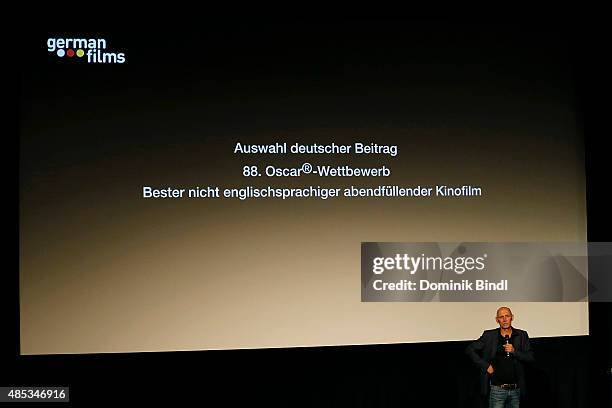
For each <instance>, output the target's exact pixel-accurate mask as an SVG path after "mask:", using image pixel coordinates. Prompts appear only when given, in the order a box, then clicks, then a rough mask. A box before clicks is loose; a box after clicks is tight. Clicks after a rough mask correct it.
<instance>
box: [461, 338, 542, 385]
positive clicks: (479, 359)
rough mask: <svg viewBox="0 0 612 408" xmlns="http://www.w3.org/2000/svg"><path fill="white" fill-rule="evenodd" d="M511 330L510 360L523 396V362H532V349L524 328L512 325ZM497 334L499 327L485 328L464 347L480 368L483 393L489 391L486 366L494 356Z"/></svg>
mask: <svg viewBox="0 0 612 408" xmlns="http://www.w3.org/2000/svg"><path fill="white" fill-rule="evenodd" d="M512 332H513V334H514V336H513V339H512V345H513V346H514V353H513V354H514V358H513V359H512V361H513V364H514V367H515V368H516V374H517V377H518V384H519V387H520V389H521V395H522V396H525V395H526V391H527V389H526V387H525V368H524V367H523V363H532V362H533V361H534V357H533V351H532V350H531V346H530V345H529V336H528V335H527V332H526V331H525V330H521V329H515V328H514V327H513V328H512ZM498 336H499V327H498V328H497V329H491V330H485V331H484V332H483V333H482V336H480V338H479V339H478V340H476V341H474V342H472V343H471V344H470V345H469V346H467V348H466V349H465V353H466V354H467V355H468V356H469V357H470V359H471V360H472V361H473V362H474V364H476V365H477V366H478V368H479V369H480V372H481V376H480V392H481V393H482V394H483V395H484V394H487V393H488V392H489V374H488V373H487V368H488V367H489V364H491V362H492V361H493V359H494V358H495V353H496V352H497V345H498V344H497V338H498Z"/></svg>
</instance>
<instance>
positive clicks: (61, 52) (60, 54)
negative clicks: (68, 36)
mask: <svg viewBox="0 0 612 408" xmlns="http://www.w3.org/2000/svg"><path fill="white" fill-rule="evenodd" d="M65 54H66V51H64V50H57V56H58V57H63V56H64V55H65Z"/></svg>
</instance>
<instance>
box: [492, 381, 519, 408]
mask: <svg viewBox="0 0 612 408" xmlns="http://www.w3.org/2000/svg"><path fill="white" fill-rule="evenodd" d="M520 399H521V391H520V390H519V389H518V388H515V389H514V390H504V389H503V388H500V387H498V386H496V385H491V394H489V408H504V407H507V408H519V402H520Z"/></svg>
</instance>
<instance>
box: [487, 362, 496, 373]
mask: <svg viewBox="0 0 612 408" xmlns="http://www.w3.org/2000/svg"><path fill="white" fill-rule="evenodd" d="M493 371H495V370H493V366H492V365H491V364H489V368H487V373H489V375H491V374H493Z"/></svg>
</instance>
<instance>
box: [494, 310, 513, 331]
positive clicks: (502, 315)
mask: <svg viewBox="0 0 612 408" xmlns="http://www.w3.org/2000/svg"><path fill="white" fill-rule="evenodd" d="M512 319H514V316H513V315H512V310H510V308H509V307H506V306H502V307H500V308H499V309H497V313H496V314H495V321H496V322H497V323H498V324H499V327H501V328H502V329H509V328H510V327H511V325H512Z"/></svg>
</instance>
